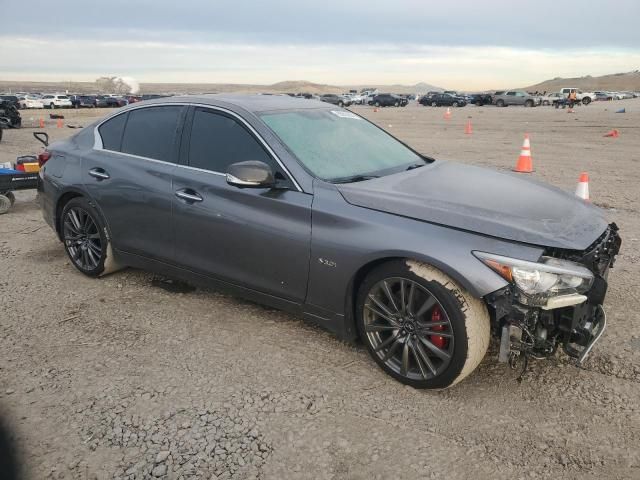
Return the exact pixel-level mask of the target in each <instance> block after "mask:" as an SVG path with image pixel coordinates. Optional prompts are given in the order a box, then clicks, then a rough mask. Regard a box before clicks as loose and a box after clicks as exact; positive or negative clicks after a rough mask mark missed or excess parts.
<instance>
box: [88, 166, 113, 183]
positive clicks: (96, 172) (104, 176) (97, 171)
mask: <svg viewBox="0 0 640 480" xmlns="http://www.w3.org/2000/svg"><path fill="white" fill-rule="evenodd" d="M89 175H91V176H92V177H93V178H97V179H98V180H108V179H109V178H111V177H110V176H109V174H108V173H107V172H105V171H104V170H103V169H101V168H92V169H91V170H89Z"/></svg>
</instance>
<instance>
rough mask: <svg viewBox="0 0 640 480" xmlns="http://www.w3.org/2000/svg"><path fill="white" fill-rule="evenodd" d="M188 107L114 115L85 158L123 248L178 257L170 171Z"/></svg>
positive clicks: (86, 172) (86, 174)
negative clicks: (172, 221) (172, 229)
mask: <svg viewBox="0 0 640 480" xmlns="http://www.w3.org/2000/svg"><path fill="white" fill-rule="evenodd" d="M186 108H187V107H185V106H182V105H162V106H153V107H145V108H139V109H133V110H129V111H127V112H125V113H122V114H120V115H117V116H115V117H112V118H111V119H109V120H107V121H106V122H104V123H103V124H102V125H100V126H99V128H98V134H99V137H100V138H99V139H97V142H96V143H97V145H96V146H95V147H94V149H93V151H92V153H91V154H90V155H87V156H86V157H85V158H84V159H83V163H82V178H83V181H84V184H85V186H86V189H87V191H88V192H89V194H90V195H91V197H92V198H93V200H94V201H95V202H96V204H97V205H98V207H99V209H100V210H101V211H102V213H103V215H104V217H105V218H106V221H107V224H108V225H109V229H110V231H111V236H112V243H113V246H114V248H116V249H118V250H122V251H124V252H127V253H133V254H136V255H141V256H145V257H149V258H153V259H156V260H160V261H171V260H172V259H173V254H174V252H173V249H174V239H173V233H172V231H171V202H172V198H173V190H172V188H171V181H172V176H171V175H172V173H173V170H174V168H175V165H176V163H177V158H178V143H179V142H178V140H179V132H180V128H181V123H182V119H183V117H184V114H185V113H186ZM100 141H101V143H102V146H100Z"/></svg>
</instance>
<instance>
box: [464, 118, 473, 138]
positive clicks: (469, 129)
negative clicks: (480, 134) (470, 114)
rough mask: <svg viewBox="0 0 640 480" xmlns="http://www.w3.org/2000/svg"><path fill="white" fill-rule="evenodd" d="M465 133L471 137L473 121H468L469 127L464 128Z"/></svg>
mask: <svg viewBox="0 0 640 480" xmlns="http://www.w3.org/2000/svg"><path fill="white" fill-rule="evenodd" d="M464 133H465V134H467V135H471V134H472V133H473V127H472V126H471V119H469V120H467V126H466V127H464Z"/></svg>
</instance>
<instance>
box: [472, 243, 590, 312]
mask: <svg viewBox="0 0 640 480" xmlns="http://www.w3.org/2000/svg"><path fill="white" fill-rule="evenodd" d="M473 254H474V255H475V256H476V257H477V258H478V259H480V260H481V261H482V262H483V263H484V264H485V265H487V266H488V267H490V268H491V269H493V270H494V271H495V272H496V273H498V274H499V275H500V276H501V277H503V278H504V279H505V280H507V281H509V282H511V283H513V284H515V286H516V287H517V288H518V290H519V291H520V292H521V293H523V294H524V295H525V296H527V297H529V298H530V300H531V301H529V302H527V303H529V304H531V305H545V304H546V300H547V299H549V298H551V297H556V296H559V295H570V294H575V293H577V294H582V293H585V292H587V291H588V290H589V289H590V288H591V285H592V284H593V273H591V271H590V270H589V269H588V268H587V267H585V266H583V265H580V264H579V263H575V262H570V261H568V260H560V259H558V258H552V257H542V258H541V259H540V262H529V261H526V260H519V259H517V258H510V257H503V256H502V255H493V254H490V253H484V252H473Z"/></svg>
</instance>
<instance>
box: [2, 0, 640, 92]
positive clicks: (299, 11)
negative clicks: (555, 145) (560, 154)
mask: <svg viewBox="0 0 640 480" xmlns="http://www.w3.org/2000/svg"><path fill="white" fill-rule="evenodd" d="M16 8H17V3H16V2H15V0H0V11H1V12H4V13H6V12H10V11H16ZM18 10H19V9H18ZM28 12H40V13H39V14H38V15H37V17H38V20H37V21H36V22H34V16H33V15H32V14H30V13H28ZM45 12H46V13H45ZM638 18H640V1H639V0H617V1H615V2H610V1H601V0H595V1H589V0H582V1H574V0H569V1H564V2H558V1H549V0H537V1H535V2H529V1H515V0H511V1H503V0H484V1H477V0H476V1H473V0H459V1H455V0H454V1H450V2H442V1H438V2H433V1H429V0H387V1H378V0H368V1H362V0H341V1H338V0H323V1H313V2H311V1H305V0H298V1H292V0H262V1H255V0H253V1H246V0H233V1H231V0H182V1H176V0H138V1H136V0H129V1H124V0H110V1H109V2H108V3H107V2H92V1H91V0H84V1H83V0H57V1H56V2H54V3H51V2H50V1H47V2H45V1H42V0H31V1H30V2H29V7H28V9H27V11H22V13H20V11H16V14H15V15H11V21H9V22H7V21H4V22H2V27H1V28H0V80H31V81H94V80H95V79H96V78H98V77H100V76H106V75H110V76H111V75H114V76H132V77H134V78H136V79H137V80H139V81H140V82H160V83H165V82H168V83H173V82H178V83H248V84H271V83H275V82H279V81H284V80H308V81H312V82H318V83H328V84H332V85H366V84H404V85H413V84H416V83H419V82H426V83H429V84H432V85H436V86H441V87H445V88H456V89H465V90H470V89H489V88H510V87H513V88H515V87H524V86H527V85H531V84H534V83H538V82H540V81H543V80H547V79H550V78H553V77H573V76H582V75H593V76H596V75H603V74H607V73H617V72H627V71H632V70H636V69H638V68H640V28H638Z"/></svg>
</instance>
